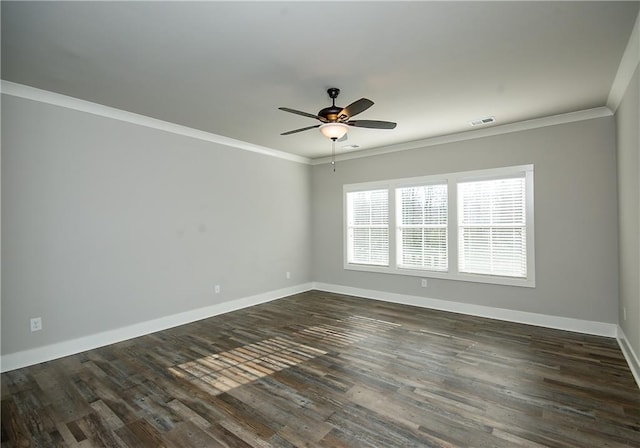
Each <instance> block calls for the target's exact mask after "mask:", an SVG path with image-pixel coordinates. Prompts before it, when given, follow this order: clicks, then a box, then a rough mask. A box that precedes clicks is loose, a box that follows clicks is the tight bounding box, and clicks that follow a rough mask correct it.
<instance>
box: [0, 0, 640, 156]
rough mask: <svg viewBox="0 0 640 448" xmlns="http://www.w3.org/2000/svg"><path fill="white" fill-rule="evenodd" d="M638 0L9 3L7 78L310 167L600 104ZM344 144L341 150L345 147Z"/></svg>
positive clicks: (5, 29) (4, 42)
mask: <svg viewBox="0 0 640 448" xmlns="http://www.w3.org/2000/svg"><path fill="white" fill-rule="evenodd" d="M639 4H640V3H639V2H637V1H635V2H610V1H605V2H403V3H399V2H348V3H345V2H340V3H337V2H282V3H280V2H195V3H187V2H68V3H67V2H64V3H62V2H7V1H2V4H1V8H2V11H1V12H2V78H3V79H5V80H8V81H12V82H16V83H20V84H25V85H28V86H33V87H37V88H40V89H45V90H49V91H53V92H57V93H61V94H64V95H69V96H72V97H77V98H81V99H85V100H88V101H92V102H96V103H100V104H104V105H107V106H111V107H115V108H118V109H122V110H126V111H130V112H135V113H138V114H142V115H147V116H150V117H153V118H158V119H161V120H166V121H169V122H173V123H178V124H181V125H185V126H189V127H192V128H195V129H199V130H204V131H208V132H212V133H215V134H218V135H222V136H225V137H231V138H234V139H238V140H242V141H245V142H249V143H252V144H257V145H261V146H264V147H268V148H272V149H276V150H280V151H285V152H289V153H293V154H297V155H301V156H304V157H309V158H318V157H323V156H326V155H328V154H329V153H330V152H331V145H330V142H329V141H328V140H326V138H324V137H322V135H321V134H320V133H319V132H318V131H317V129H313V130H309V131H306V132H302V133H298V134H293V135H289V136H281V135H280V133H282V132H284V131H288V130H292V129H296V128H301V127H305V126H310V125H314V124H317V122H315V121H314V120H313V119H310V118H305V117H302V116H298V115H293V114H289V113H286V112H282V111H280V110H278V107H279V106H286V107H290V108H293V109H298V110H302V111H306V112H310V113H314V114H315V113H317V112H318V111H319V110H320V109H321V108H323V107H326V106H329V105H330V104H331V103H330V100H329V98H328V96H327V94H326V89H327V88H328V87H338V88H340V89H341V94H340V96H339V98H338V101H337V104H338V105H340V106H346V105H347V104H349V103H351V102H353V101H355V100H357V99H359V98H361V97H367V98H370V99H371V100H373V101H374V102H375V105H374V106H373V107H371V108H370V109H369V110H367V111H365V112H363V113H362V114H360V115H358V116H357V118H358V119H363V120H388V121H395V122H397V123H398V126H397V128H396V129H395V130H392V131H389V130H374V129H357V128H352V129H350V131H349V139H348V141H347V142H345V143H343V144H342V145H347V144H356V145H359V146H360V148H359V149H360V150H366V149H371V148H376V147H380V146H387V145H393V144H398V143H404V142H409V141H414V140H421V139H425V138H429V137H434V136H441V135H446V134H451V133H457V132H462V131H466V130H469V129H471V127H470V126H469V124H468V122H469V121H470V120H474V119H477V118H482V117H486V116H495V117H496V120H497V123H496V124H505V123H512V122H518V121H522V120H527V119H533V118H539V117H545V116H550V115H555V114H561V113H565V112H572V111H577V110H584V109H589V108H594V107H600V106H604V105H605V104H606V101H607V96H608V94H609V91H610V89H611V85H612V83H613V80H614V77H615V74H616V71H617V69H618V65H619V63H620V60H621V57H622V54H623V52H624V49H625V46H626V44H627V41H628V39H629V36H630V33H631V30H632V28H633V25H634V22H635V20H636V17H637V15H638V6H639ZM342 145H338V150H340V146H342Z"/></svg>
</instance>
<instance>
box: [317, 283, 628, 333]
mask: <svg viewBox="0 0 640 448" xmlns="http://www.w3.org/2000/svg"><path fill="white" fill-rule="evenodd" d="M313 289H317V290H319V291H327V292H334V293H338V294H346V295H351V296H358V297H364V298H366V299H374V300H382V301H385V302H392V303H399V304H403V305H412V306H418V307H422V308H430V309H434V310H440V311H450V312H452V313H459V314H468V315H471V316H478V317H487V318H490V319H497V320H504V321H509V322H516V323H521V324H528V325H535V326H538V327H546V328H555V329H558V330H567V331H574V332H577V333H585V334H592V335H597V336H606V337H610V338H615V337H616V336H617V335H618V327H617V325H616V324H611V323H606V322H596V321H589V320H581V319H573V318H570V317H559V316H550V315H547V314H538V313H530V312H527V311H517V310H508V309H504V308H493V307H490V306H483V305H473V304H469V303H462V302H453V301H449V300H441V299H431V298H428V297H419V296H410V295H405V294H396V293H390V292H384V291H374V290H369V289H360V288H353V287H350V286H342V285H332V284H327V283H320V282H313Z"/></svg>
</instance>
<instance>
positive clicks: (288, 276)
mask: <svg viewBox="0 0 640 448" xmlns="http://www.w3.org/2000/svg"><path fill="white" fill-rule="evenodd" d="M285 276H286V277H287V280H289V279H290V278H291V272H289V271H287V273H286V274H285Z"/></svg>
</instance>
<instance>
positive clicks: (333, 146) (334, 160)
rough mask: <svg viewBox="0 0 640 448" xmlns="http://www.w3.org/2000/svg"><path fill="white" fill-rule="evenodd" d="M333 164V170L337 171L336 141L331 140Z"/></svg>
mask: <svg viewBox="0 0 640 448" xmlns="http://www.w3.org/2000/svg"><path fill="white" fill-rule="evenodd" d="M331 166H332V167H333V172H334V173H335V172H336V141H335V140H331Z"/></svg>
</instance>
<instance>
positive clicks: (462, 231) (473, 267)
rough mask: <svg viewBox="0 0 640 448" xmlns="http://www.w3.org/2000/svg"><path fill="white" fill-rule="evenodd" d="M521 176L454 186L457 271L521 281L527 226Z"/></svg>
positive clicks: (524, 267) (525, 259)
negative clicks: (456, 203) (456, 223)
mask: <svg viewBox="0 0 640 448" xmlns="http://www.w3.org/2000/svg"><path fill="white" fill-rule="evenodd" d="M524 180H525V179H524V176H522V177H517V178H514V179H497V180H483V181H476V182H462V183H460V184H458V245H459V246H458V254H459V255H458V268H459V270H460V272H467V273H472V274H487V275H503V276H507V277H520V278H524V277H526V275H527V238H526V235H527V224H526V213H525V210H526V200H525V199H526V197H525V182H524Z"/></svg>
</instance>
